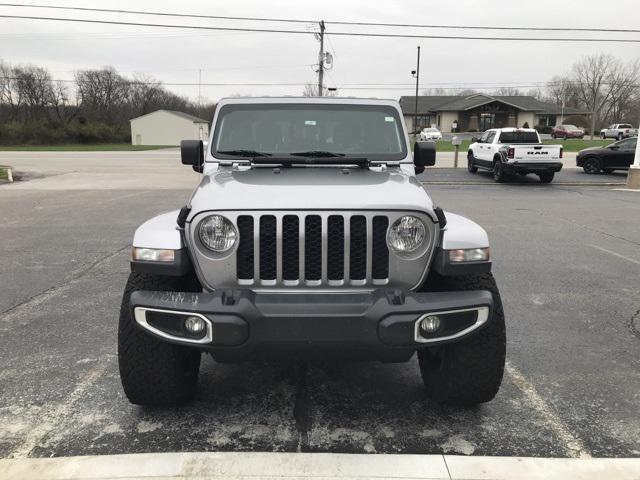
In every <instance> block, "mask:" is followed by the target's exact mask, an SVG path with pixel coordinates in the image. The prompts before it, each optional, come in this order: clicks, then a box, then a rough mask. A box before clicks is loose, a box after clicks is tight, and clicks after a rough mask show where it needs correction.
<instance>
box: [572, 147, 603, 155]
mask: <svg viewBox="0 0 640 480" xmlns="http://www.w3.org/2000/svg"><path fill="white" fill-rule="evenodd" d="M605 148H606V147H587V148H583V149H582V150H580V151H579V152H578V155H584V154H585V153H588V152H593V151H595V150H603V149H605Z"/></svg>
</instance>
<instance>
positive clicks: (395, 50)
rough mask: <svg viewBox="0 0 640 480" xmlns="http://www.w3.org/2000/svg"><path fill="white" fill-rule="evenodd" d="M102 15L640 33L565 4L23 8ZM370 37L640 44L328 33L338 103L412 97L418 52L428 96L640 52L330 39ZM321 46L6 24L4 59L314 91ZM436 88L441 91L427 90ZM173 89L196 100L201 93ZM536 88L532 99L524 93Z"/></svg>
mask: <svg viewBox="0 0 640 480" xmlns="http://www.w3.org/2000/svg"><path fill="white" fill-rule="evenodd" d="M24 3H31V4H39V3H43V4H57V5H66V6H82V7H96V8H122V9H129V10H148V11H163V12H179V13H193V14H205V15H206V14H209V15H230V16H256V17H283V18H302V19H318V20H320V19H324V20H326V21H331V20H348V21H372V22H387V23H424V24H458V25H495V26H529V27H530V26H535V27H543V26H544V27H585V28H634V29H637V28H640V25H639V22H638V0H617V1H616V2H615V8H607V6H606V5H607V4H606V2H602V1H601V0H597V1H596V0H580V1H569V0H565V1H557V0H535V1H529V2H522V1H513V0H508V1H502V0H485V1H483V2H479V1H472V0H456V1H428V2H427V1H424V0H422V1H414V0H412V1H406V0H402V1H400V0H395V1H385V2H382V1H377V2H375V1H371V0H367V1H364V0H339V1H338V0H324V1H316V2H308V1H300V0H268V1H266V0H262V1H255V0H234V1H224V2H223V1H205V0H191V1H183V2H175V1H171V2H170V1H165V0H137V1H135V2H132V1H124V0H115V1H113V0H112V1H109V2H104V1H97V0H82V1H80V0H64V1H55V2H54V0H41V1H30V0H25V1H24ZM0 14H5V15H13V14H21V15H41V16H42V15H44V16H50V17H74V18H98V19H109V20H126V21H143V22H149V23H174V24H192V25H213V26H249V27H258V28H276V29H291V30H300V29H303V30H311V29H313V28H314V26H313V25H308V26H307V25H297V24H281V23H273V24H271V23H268V24H267V23H262V22H260V23H255V22H240V21H222V20H198V19H184V18H183V19H179V18H176V19H174V18H168V17H153V16H138V15H136V16H134V15H117V14H99V13H82V12H65V11H60V10H57V11H56V10H46V9H33V8H29V9H19V8H12V7H0ZM332 31H334V32H339V31H368V32H399V33H424V34H442V35H471V36H492V35H495V36H507V35H509V36H518V35H520V36H553V37H557V36H571V37H575V36H586V37H605V36H608V37H616V38H640V34H624V33H615V34H607V33H585V34H581V33H563V32H545V33H538V34H535V33H530V32H506V31H503V32H495V31H489V32H486V31H478V30H476V31H462V30H444V29H441V30H437V29H419V30H418V29H408V28H384V29H383V28H373V27H348V26H343V25H327V34H328V35H327V39H328V41H327V50H328V51H330V52H331V53H333V55H334V59H335V62H334V66H333V69H332V70H331V71H330V72H328V74H327V75H326V84H327V85H328V86H335V87H338V88H339V89H340V90H339V91H340V94H341V95H345V96H347V95H349V96H367V97H373V96H375V97H384V98H398V97H400V96H401V95H411V94H412V93H413V91H414V90H413V89H414V87H412V86H411V85H412V82H413V80H412V78H411V74H410V71H411V70H413V69H414V68H415V61H416V46H417V45H421V46H422V62H421V90H422V88H423V87H429V86H449V85H451V86H458V87H464V86H474V85H478V84H488V85H491V86H494V85H496V86H497V85H504V86H511V85H514V86H517V84H527V85H528V84H534V83H536V82H543V81H546V80H548V79H549V78H550V77H551V76H553V75H555V74H561V73H564V72H566V71H567V70H568V69H569V67H570V65H571V64H572V63H573V62H574V61H576V60H578V59H579V58H580V57H582V56H584V55H589V54H593V53H597V52H608V53H612V54H614V55H616V56H618V57H620V58H621V59H623V60H625V61H626V60H634V59H637V58H639V57H640V43H635V44H633V43H626V44H621V43H569V42H562V43H557V42H527V41H520V42H498V41H462V40H440V39H438V40H434V39H420V40H419V39H396V38H384V39H380V38H362V37H340V36H332V35H331V32H332ZM317 50H318V42H317V40H316V39H315V38H314V37H313V36H312V35H284V34H270V33H253V32H252V33H243V32H213V31H211V32H198V31H190V30H168V29H167V30H165V29H159V28H147V27H138V26H135V27H125V26H110V25H88V24H74V23H62V22H60V23H58V22H46V21H36V20H15V19H3V18H0V60H4V61H6V62H9V63H12V64H23V63H32V64H35V65H40V66H45V67H47V68H49V69H50V71H51V72H52V75H53V76H54V78H56V79H72V78H73V72H74V71H75V70H77V69H85V68H98V67H102V66H106V65H111V66H113V67H115V68H116V69H117V70H119V71H121V72H123V73H124V74H125V75H133V73H134V72H141V73H145V74H148V75H152V76H154V77H155V78H157V79H159V80H162V81H164V82H169V83H170V82H185V83H194V82H195V83H197V82H198V76H199V73H198V70H199V69H202V82H203V83H207V82H213V83H218V82H222V83H278V82H286V83H305V82H309V83H312V82H316V74H315V73H314V71H313V69H312V67H311V64H313V63H314V62H317ZM367 83H368V84H372V83H373V84H381V83H382V84H384V83H387V84H388V83H393V84H406V86H403V85H399V87H400V88H403V89H374V90H355V89H349V88H348V87H349V85H348V84H367ZM428 84H439V85H428ZM168 88H169V89H171V90H173V91H175V92H177V93H180V94H183V95H187V96H189V97H190V98H192V99H196V98H197V95H198V87H197V86H185V87H177V86H170V87H168ZM302 89H303V87H302V86H290V87H283V86H278V87H272V86H269V87H266V86H265V87H247V86H224V87H220V86H216V87H213V86H203V87H202V96H203V97H204V98H206V99H208V100H211V101H215V100H217V99H219V98H220V97H224V96H229V95H235V94H243V95H298V94H300V93H301V92H302ZM527 89H528V88H524V90H527Z"/></svg>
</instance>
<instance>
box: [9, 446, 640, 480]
mask: <svg viewBox="0 0 640 480" xmlns="http://www.w3.org/2000/svg"><path fill="white" fill-rule="evenodd" d="M0 472H2V473H1V476H2V479H3V480H30V479H39V480H71V479H82V480H105V479H119V480H123V479H127V480H133V479H146V480H148V479H151V478H153V479H174V480H175V479H196V478H209V479H222V478H224V479H248V478H250V479H276V478H278V479H282V478H314V479H323V478H338V479H365V478H367V479H371V478H375V479H383V478H392V479H418V478H420V479H430V480H453V479H465V480H489V479H491V480H497V479H509V480H512V479H536V480H538V479H539V480H542V479H544V480H568V479H579V480H605V479H606V480H638V479H640V458H635V459H595V458H594V459H563V458H519V457H463V456H454V455H350V454H331V453H240V452H234V453H150V454H136V455H106V456H89V457H70V458H45V459H18V460H0Z"/></svg>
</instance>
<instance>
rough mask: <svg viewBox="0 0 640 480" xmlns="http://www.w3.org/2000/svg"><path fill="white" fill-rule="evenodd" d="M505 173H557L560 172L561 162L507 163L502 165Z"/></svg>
mask: <svg viewBox="0 0 640 480" xmlns="http://www.w3.org/2000/svg"><path fill="white" fill-rule="evenodd" d="M503 165H504V170H505V172H507V173H543V172H559V171H560V170H562V162H549V163H542V162H541V163H529V162H518V161H515V162H508V163H505V164H503Z"/></svg>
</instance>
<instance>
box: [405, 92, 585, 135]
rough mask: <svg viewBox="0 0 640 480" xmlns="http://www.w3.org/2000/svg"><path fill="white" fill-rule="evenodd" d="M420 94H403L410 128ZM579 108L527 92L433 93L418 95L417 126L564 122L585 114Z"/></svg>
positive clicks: (468, 128) (462, 128) (464, 128)
mask: <svg viewBox="0 0 640 480" xmlns="http://www.w3.org/2000/svg"><path fill="white" fill-rule="evenodd" d="M415 105H416V97H401V98H400V107H402V114H403V116H404V121H405V123H406V125H407V129H408V130H409V132H414V131H416V129H415V128H414V125H413V122H414V118H415V115H414V113H415V111H416V106H415ZM584 114H585V112H581V111H579V110H576V109H575V108H569V107H565V108H564V109H563V108H562V107H560V106H558V105H554V104H552V103H547V102H542V101H540V100H537V99H536V98H534V97H530V96H527V95H518V96H516V95H510V96H503V95H486V94H482V93H478V94H474V95H469V96H450V95H433V96H419V97H418V116H417V127H418V129H422V128H424V127H432V126H433V127H436V128H438V130H440V131H441V132H443V133H451V132H452V129H453V127H454V126H457V128H456V131H457V132H474V131H475V132H478V131H480V132H483V131H485V130H487V129H489V128H504V127H523V126H524V125H525V124H526V125H528V126H529V127H530V128H534V127H536V126H549V127H553V126H555V125H561V124H562V122H563V120H564V118H566V117H568V116H570V115H584Z"/></svg>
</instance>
